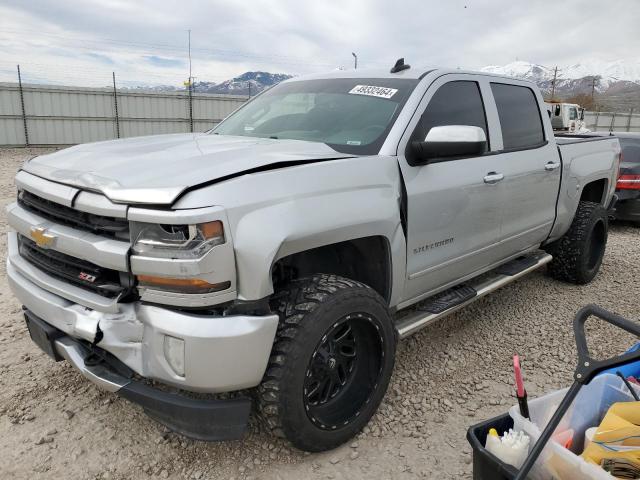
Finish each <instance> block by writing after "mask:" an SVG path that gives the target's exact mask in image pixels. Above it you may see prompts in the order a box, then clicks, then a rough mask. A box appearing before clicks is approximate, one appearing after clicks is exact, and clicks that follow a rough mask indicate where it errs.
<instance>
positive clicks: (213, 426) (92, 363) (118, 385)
mask: <svg viewBox="0 0 640 480" xmlns="http://www.w3.org/2000/svg"><path fill="white" fill-rule="evenodd" d="M25 320H26V322H27V325H28V328H29V333H30V335H31V338H32V339H33V341H34V342H35V343H36V344H37V345H38V346H39V347H40V348H41V349H42V350H44V351H45V352H46V353H48V354H49V355H50V356H51V357H52V358H54V359H55V360H56V361H60V360H66V361H68V362H69V363H70V364H71V365H73V367H75V368H76V369H77V370H78V371H79V372H80V373H81V374H82V375H83V376H84V377H85V378H86V379H88V380H90V381H91V382H93V383H95V384H96V385H98V386H99V387H100V388H102V389H103V390H107V391H109V392H114V393H117V394H118V395H120V396H121V397H123V398H126V399H127V400H129V401H131V402H133V403H137V404H138V405H141V406H142V407H143V409H144V411H145V413H146V414H147V415H149V416H150V417H151V418H153V419H155V420H157V421H158V422H160V423H162V424H164V425H166V426H167V427H168V428H169V429H171V430H173V431H175V432H178V433H181V434H183V435H185V436H188V437H191V438H195V439H197V440H208V441H212V440H231V439H237V438H240V437H242V435H243V434H244V432H245V430H246V425H247V420H248V418H249V412H250V410H251V400H250V399H249V398H247V397H244V396H239V397H236V398H230V399H217V400H209V399H196V398H190V397H187V396H185V395H180V394H175V393H169V392H165V391H163V390H159V389H156V388H153V387H151V386H149V385H147V384H146V383H144V382H141V381H137V380H135V379H134V375H133V374H132V372H131V371H130V370H129V369H128V368H127V367H126V366H125V365H123V364H121V363H120V362H119V361H118V360H117V359H115V358H114V357H112V356H109V355H108V354H105V353H104V351H101V349H98V348H96V347H92V346H91V345H89V344H87V343H86V342H82V341H80V340H76V339H74V338H72V337H70V336H68V335H65V334H64V333H63V332H62V331H60V330H58V329H56V328H54V327H52V326H51V325H49V324H48V323H47V322H45V321H44V320H42V319H41V318H38V317H37V316H35V315H34V314H33V313H32V312H30V311H29V310H25Z"/></svg>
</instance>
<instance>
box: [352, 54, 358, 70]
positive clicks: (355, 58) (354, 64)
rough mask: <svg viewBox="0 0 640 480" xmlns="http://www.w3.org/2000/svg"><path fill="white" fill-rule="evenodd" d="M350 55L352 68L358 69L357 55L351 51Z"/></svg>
mask: <svg viewBox="0 0 640 480" xmlns="http://www.w3.org/2000/svg"><path fill="white" fill-rule="evenodd" d="M351 55H353V69H354V70H357V69H358V55H356V54H355V53H353V52H351Z"/></svg>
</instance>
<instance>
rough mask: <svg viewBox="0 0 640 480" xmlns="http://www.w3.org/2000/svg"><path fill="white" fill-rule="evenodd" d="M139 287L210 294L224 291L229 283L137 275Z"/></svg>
mask: <svg viewBox="0 0 640 480" xmlns="http://www.w3.org/2000/svg"><path fill="white" fill-rule="evenodd" d="M137 278H138V283H139V284H140V286H141V287H149V288H157V289H158V290H164V291H166V292H175V293H211V292H219V291H221V290H226V289H227V288H229V287H230V286H231V282H221V283H209V282H207V281H205V280H201V279H199V278H167V277H156V276H154V275H138V277H137Z"/></svg>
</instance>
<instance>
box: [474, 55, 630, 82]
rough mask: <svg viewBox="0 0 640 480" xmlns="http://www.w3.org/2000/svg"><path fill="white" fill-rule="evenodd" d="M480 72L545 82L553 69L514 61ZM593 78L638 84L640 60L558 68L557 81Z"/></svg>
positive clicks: (551, 74) (599, 62) (594, 61)
mask: <svg viewBox="0 0 640 480" xmlns="http://www.w3.org/2000/svg"><path fill="white" fill-rule="evenodd" d="M481 70H482V71H484V72H487V73H496V74H499V75H508V76H511V77H520V78H527V79H529V80H533V81H545V80H552V79H553V72H554V67H548V66H544V65H537V64H535V63H529V62H523V61H515V62H511V63H508V64H507V65H504V66H497V65H490V66H488V67H484V68H482V69H481ZM593 76H597V77H600V79H601V80H602V81H606V82H608V83H613V82H617V81H629V82H640V58H638V59H634V60H616V61H615V62H603V61H599V60H585V61H582V62H580V63H576V64H573V65H568V66H561V65H559V66H558V79H563V80H579V79H581V78H584V77H593Z"/></svg>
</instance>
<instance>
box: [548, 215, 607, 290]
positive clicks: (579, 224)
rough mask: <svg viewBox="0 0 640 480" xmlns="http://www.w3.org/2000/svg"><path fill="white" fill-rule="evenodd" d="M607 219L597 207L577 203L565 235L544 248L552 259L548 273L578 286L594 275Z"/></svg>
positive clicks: (600, 255)
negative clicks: (574, 213) (571, 221)
mask: <svg viewBox="0 0 640 480" xmlns="http://www.w3.org/2000/svg"><path fill="white" fill-rule="evenodd" d="M608 228H609V224H608V215H607V211H606V209H605V208H604V207H603V206H602V205H600V204H599V203H594V202H580V203H579V204H578V209H577V211H576V215H575V217H574V219H573V223H572V224H571V227H570V228H569V231H568V232H567V233H565V234H564V236H563V237H562V238H560V239H559V240H556V241H555V242H553V243H552V244H550V245H548V246H547V247H546V250H547V252H549V253H550V254H551V255H553V260H552V261H551V262H550V263H549V267H548V273H549V275H551V276H552V277H553V278H556V279H558V280H563V281H565V282H570V283H575V284H578V285H582V284H585V283H589V282H590V281H591V280H593V279H594V277H595V276H596V275H597V273H598V271H599V270H600V265H601V264H602V258H603V257H604V252H605V249H606V246H607V236H608Z"/></svg>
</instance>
